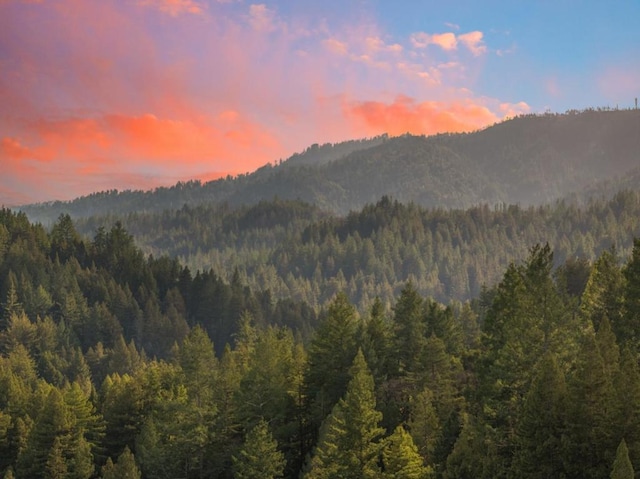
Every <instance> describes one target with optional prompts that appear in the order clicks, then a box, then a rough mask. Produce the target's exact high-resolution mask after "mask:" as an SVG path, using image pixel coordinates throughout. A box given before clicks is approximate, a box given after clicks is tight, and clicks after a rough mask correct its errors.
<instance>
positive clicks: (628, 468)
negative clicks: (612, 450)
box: [611, 439, 635, 479]
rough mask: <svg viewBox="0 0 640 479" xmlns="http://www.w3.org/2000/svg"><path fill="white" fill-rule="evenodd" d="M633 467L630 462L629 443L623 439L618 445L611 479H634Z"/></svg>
mask: <svg viewBox="0 0 640 479" xmlns="http://www.w3.org/2000/svg"><path fill="white" fill-rule="evenodd" d="M634 477H635V475H634V473H633V466H632V465H631V461H630V460H629V450H628V449H627V443H626V442H625V440H624V439H623V440H622V441H620V445H618V450H617V451H616V459H615V461H613V470H612V471H611V479H633V478H634Z"/></svg>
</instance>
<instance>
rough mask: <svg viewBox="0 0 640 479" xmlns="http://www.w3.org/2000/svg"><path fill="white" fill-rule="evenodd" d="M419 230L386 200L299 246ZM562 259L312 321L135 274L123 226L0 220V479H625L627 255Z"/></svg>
mask: <svg viewBox="0 0 640 479" xmlns="http://www.w3.org/2000/svg"><path fill="white" fill-rule="evenodd" d="M634 198H635V200H636V202H637V196H633V195H631V194H621V195H620V196H619V197H617V202H615V203H607V206H606V208H607V209H608V210H609V213H607V215H606V217H608V218H610V219H609V222H611V221H613V220H612V219H611V217H612V215H617V218H619V219H623V218H626V217H628V219H627V220H625V221H629V220H630V219H631V218H632V217H634V216H635V217H637V215H636V214H635V213H633V212H632V210H631V209H630V206H632V203H633V200H634ZM261 208H262V210H261V211H262V212H263V214H264V212H266V211H268V210H269V209H268V208H265V207H264V205H263V206H262V207H261ZM297 208H298V209H297V210H296V211H304V208H305V207H304V206H302V205H298V207H297ZM564 208H568V207H566V206H564ZM281 210H282V212H281V213H280V216H281V217H282V218H287V214H288V213H287V212H286V208H281ZM394 210H397V211H398V212H401V213H402V216H406V217H407V218H412V217H413V219H414V220H413V221H408V222H407V223H406V225H404V226H400V225H397V219H396V217H394ZM471 211H475V213H474V214H476V215H480V216H482V215H488V219H487V220H485V221H490V218H491V215H490V214H489V213H490V211H491V210H489V209H488V208H486V209H485V210H484V211H483V209H481V208H478V209H476V210H471ZM514 211H515V212H517V213H518V214H519V215H525V216H526V214H532V213H534V212H535V209H532V210H527V211H528V212H529V213H527V212H526V211H525V212H523V211H522V210H519V209H516V210H514ZM559 211H561V210H560V209H558V210H556V211H555V213H556V214H559V213H558V212H559ZM410 212H412V214H409V213H410ZM421 213H423V211H422V210H420V209H419V208H417V207H415V206H403V205H401V204H400V203H397V202H392V201H390V200H389V199H383V200H382V201H381V202H380V204H378V205H371V206H369V207H367V208H365V209H364V210H363V211H362V212H360V213H354V214H353V215H350V216H349V217H347V218H343V219H340V220H339V224H337V225H331V220H328V221H327V222H326V224H323V223H322V222H320V223H318V225H316V226H315V227H307V228H305V230H304V233H303V236H304V238H303V241H309V240H311V239H312V238H317V239H321V238H323V237H326V238H332V237H333V240H337V239H339V238H341V237H345V238H348V237H349V234H350V233H349V232H351V231H354V230H355V229H356V228H357V229H358V231H360V232H361V233H362V234H363V236H365V237H366V236H368V235H373V234H374V232H375V230H376V225H378V224H384V223H385V222H387V221H388V219H389V218H391V220H390V222H391V223H394V222H395V223H396V227H395V228H396V229H397V230H398V231H406V232H410V231H412V230H414V229H416V218H420V214H421ZM444 213H445V212H444V211H443V210H440V214H444ZM574 213H577V216H578V217H579V221H580V222H581V223H582V224H584V225H585V227H590V226H589V222H588V219H587V218H586V216H585V215H583V214H582V213H580V212H578V211H577V210H576V211H574ZM432 214H433V215H436V214H437V212H433V213H432ZM514 214H515V213H514ZM251 215H256V212H249V211H247V212H245V216H251ZM385 215H386V216H387V218H385ZM559 216H560V219H561V220H564V221H566V220H567V217H565V218H562V215H561V214H560V215H559ZM227 221H229V220H228V219H227ZM294 222H295V220H294ZM239 223H240V222H239ZM258 223H259V221H258ZM608 224H613V223H608ZM323 225H324V226H323ZM245 226H246V225H245ZM417 231H418V229H416V232H417ZM402 234H406V233H404V232H403V233H402ZM345 235H346V236H345ZM622 235H623V233H620V237H622ZM461 236H463V235H461ZM623 239H624V241H622V242H624V243H629V242H630V238H623ZM333 240H332V241H333ZM450 241H451V242H452V243H456V242H457V241H459V238H456V237H452V238H450ZM569 253H570V254H568V255H567V257H568V259H567V261H565V262H562V260H559V259H558V258H556V257H555V254H554V252H553V251H552V249H551V248H550V247H549V245H546V244H535V245H531V247H529V248H528V252H527V254H526V258H524V259H523V260H522V261H512V262H510V263H509V264H508V266H507V267H506V268H505V269H504V271H503V274H502V277H501V279H500V280H499V282H498V283H497V284H496V285H495V287H490V288H487V289H485V290H484V291H483V292H482V293H481V294H480V296H479V297H478V298H475V299H474V300H473V301H471V302H467V303H465V304H460V303H454V304H451V305H443V304H439V303H438V302H436V301H434V300H433V299H432V298H431V297H425V296H423V295H421V294H420V293H419V292H418V291H417V290H416V288H415V285H414V284H413V282H411V281H409V282H407V283H405V285H404V286H403V287H402V288H401V290H400V291H399V292H398V293H397V294H396V295H395V296H394V298H393V299H392V308H390V309H387V308H385V307H384V306H383V305H382V303H381V302H380V301H373V303H372V304H371V307H370V308H369V309H368V310H366V311H362V312H361V313H358V311H357V309H356V308H355V307H354V305H353V304H352V303H351V302H350V301H349V299H348V297H347V296H346V295H345V294H344V293H342V292H338V293H337V294H336V295H335V296H334V297H333V298H331V301H330V302H329V303H328V304H327V307H326V308H323V310H322V311H321V313H320V314H319V315H318V316H316V315H315V313H314V310H315V309H314V308H312V307H310V306H309V305H306V304H305V303H301V302H298V303H295V302H292V301H290V300H285V301H274V299H273V297H271V296H270V295H269V294H268V293H265V292H252V291H251V289H250V288H248V287H246V286H244V285H243V284H242V281H241V279H240V278H239V275H238V274H234V275H233V278H232V281H231V282H230V283H227V282H225V281H223V280H221V279H220V277H218V276H217V275H216V274H215V273H214V272H213V271H209V272H206V273H202V272H199V273H196V274H195V276H194V275H192V274H191V272H190V271H189V270H188V268H185V267H184V266H182V265H180V263H179V262H177V261H176V260H172V259H169V258H167V257H157V258H154V257H145V256H144V254H143V253H142V252H141V251H140V250H139V249H138V248H136V246H135V245H134V243H133V238H132V237H131V235H130V234H129V233H128V232H127V231H126V230H125V229H124V228H123V227H122V225H121V224H116V225H114V226H113V227H112V228H111V229H105V228H100V229H98V230H97V232H96V233H95V235H94V237H93V239H91V240H83V239H82V238H81V237H80V236H79V235H78V233H77V232H76V230H75V226H74V224H73V222H72V221H71V219H70V217H68V216H63V217H61V218H59V220H58V221H57V222H56V224H55V225H54V226H53V228H52V229H51V231H46V230H45V229H44V228H43V227H42V226H41V225H33V224H30V223H29V222H28V221H27V217H26V215H24V214H22V213H19V214H16V213H13V212H11V211H9V210H6V209H2V210H0V295H1V296H0V299H1V300H0V475H2V477H4V478H17V479H28V478H33V477H46V478H52V479H66V478H73V479H91V478H95V477H100V478H102V479H114V478H121V477H128V478H132V479H140V478H144V479H164V478H167V477H184V478H185V479H200V478H202V477H215V478H220V479H232V478H233V479H249V478H251V479H255V478H256V477H265V478H269V479H272V478H276V477H284V478H286V479H294V478H300V477H302V478H303V479H320V478H327V477H335V478H342V477H369V478H371V479H391V478H394V479H398V478H403V477H406V478H420V479H432V478H433V479H457V478H469V479H471V478H474V479H494V478H500V479H510V478H515V477H517V478H520V477H545V478H547V477H566V478H567V479H579V478H592V479H607V478H609V477H615V478H618V477H624V478H631V477H634V475H633V470H634V469H635V470H640V370H639V369H638V358H639V352H640V240H639V239H635V240H633V241H632V246H631V247H630V253H629V255H628V257H627V258H626V259H625V260H622V259H621V258H620V257H619V256H618V255H617V252H616V250H615V249H613V248H610V249H607V250H605V251H603V252H601V253H600V254H599V255H598V257H597V258H596V259H595V261H593V262H589V261H576V260H574V259H572V257H573V255H574V254H575V252H572V251H569ZM559 262H561V263H562V264H560V265H559V266H558V267H556V265H558V263H559ZM294 331H295V332H294ZM212 339H213V342H212ZM256 471H262V475H260V476H259V475H257V472H256Z"/></svg>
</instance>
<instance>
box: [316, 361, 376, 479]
mask: <svg viewBox="0 0 640 479" xmlns="http://www.w3.org/2000/svg"><path fill="white" fill-rule="evenodd" d="M350 373H351V381H350V382H349V385H348V386H347V393H346V394H345V397H344V398H343V399H341V400H340V401H338V403H337V404H336V405H335V406H334V408H333V410H332V412H331V414H330V415H329V417H328V418H327V419H326V420H325V422H324V423H323V425H322V428H321V431H320V439H319V441H318V445H317V447H316V450H315V453H314V455H313V457H312V459H311V466H310V469H309V472H308V473H307V474H306V476H305V479H351V478H353V479H356V478H364V479H368V478H376V477H378V476H379V474H380V470H379V467H378V457H379V453H380V444H379V443H378V442H377V439H378V438H379V437H380V436H381V434H382V433H383V432H384V431H383V429H382V428H381V427H379V426H378V423H379V422H380V420H381V419H382V414H381V413H379V412H378V411H376V409H375V407H376V400H375V394H374V383H373V377H372V376H371V372H370V371H369V369H368V367H367V364H366V361H365V359H364V355H363V354H362V351H361V350H359V351H358V354H357V355H356V357H355V359H354V361H353V365H352V367H351V369H350Z"/></svg>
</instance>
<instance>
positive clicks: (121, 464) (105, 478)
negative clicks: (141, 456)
mask: <svg viewBox="0 0 640 479" xmlns="http://www.w3.org/2000/svg"><path fill="white" fill-rule="evenodd" d="M141 477H142V476H141V474H140V469H139V468H138V465H137V464H136V460H135V457H134V456H133V454H132V453H131V450H130V449H129V447H125V448H124V451H123V452H122V454H120V456H119V457H118V461H117V462H116V463H115V464H114V463H113V461H111V458H109V459H107V463H106V464H105V465H104V466H103V467H102V479H140V478H141Z"/></svg>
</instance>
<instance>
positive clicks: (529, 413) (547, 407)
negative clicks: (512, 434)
mask: <svg viewBox="0 0 640 479" xmlns="http://www.w3.org/2000/svg"><path fill="white" fill-rule="evenodd" d="M566 406H567V387H566V385H565V381H564V375H563V374H562V371H561V370H560V369H559V368H558V365H557V362H556V360H555V357H554V356H553V355H551V354H547V355H546V356H545V357H544V358H543V360H542V362H541V363H540V364H539V365H538V368H537V373H536V376H535V379H534V380H533V383H532V385H531V388H530V389H529V392H528V393H527V396H526V398H525V402H524V406H523V409H522V413H521V415H520V418H519V422H518V428H517V433H516V454H515V458H514V461H513V470H514V477H521V478H531V479H534V478H539V479H545V478H549V477H562V476H563V475H564V473H565V471H564V467H563V463H562V457H561V453H562V435H563V432H564V429H565V424H566V417H565V410H566Z"/></svg>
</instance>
